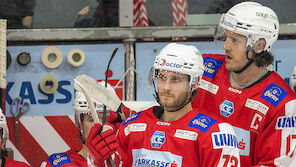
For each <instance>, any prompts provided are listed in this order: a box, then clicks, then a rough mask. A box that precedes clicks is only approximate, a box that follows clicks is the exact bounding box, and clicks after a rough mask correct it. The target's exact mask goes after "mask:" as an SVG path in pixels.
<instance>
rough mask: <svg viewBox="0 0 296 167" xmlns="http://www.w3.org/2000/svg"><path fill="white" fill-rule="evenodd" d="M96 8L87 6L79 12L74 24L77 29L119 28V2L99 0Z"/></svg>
mask: <svg viewBox="0 0 296 167" xmlns="http://www.w3.org/2000/svg"><path fill="white" fill-rule="evenodd" d="M97 2H98V3H99V4H98V5H97V7H96V8H92V7H91V6H86V7H84V8H83V9H82V10H80V11H79V12H78V17H77V19H76V21H75V23H74V27H76V28H87V27H118V26H119V15H118V10H119V9H118V6H119V4H118V3H119V1H118V0H97Z"/></svg>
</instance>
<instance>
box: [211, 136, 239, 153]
mask: <svg viewBox="0 0 296 167" xmlns="http://www.w3.org/2000/svg"><path fill="white" fill-rule="evenodd" d="M212 142H213V146H214V149H220V148H225V147H234V148H237V149H238V140H237V138H236V136H235V135H234V134H230V133H222V132H214V133H212Z"/></svg>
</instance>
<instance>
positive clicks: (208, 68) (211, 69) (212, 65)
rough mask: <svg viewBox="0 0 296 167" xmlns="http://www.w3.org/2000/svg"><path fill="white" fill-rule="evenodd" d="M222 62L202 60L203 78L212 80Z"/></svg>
mask: <svg viewBox="0 0 296 167" xmlns="http://www.w3.org/2000/svg"><path fill="white" fill-rule="evenodd" d="M222 64H223V61H221V60H218V59H214V58H212V57H205V58H204V67H205V68H204V74H203V75H204V76H206V77H209V78H214V77H215V75H216V73H217V71H218V69H219V68H220V67H221V66H222Z"/></svg>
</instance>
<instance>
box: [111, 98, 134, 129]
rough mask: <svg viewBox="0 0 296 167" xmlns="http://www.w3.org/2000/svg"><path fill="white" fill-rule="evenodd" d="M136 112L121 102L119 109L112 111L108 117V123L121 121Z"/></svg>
mask: <svg viewBox="0 0 296 167" xmlns="http://www.w3.org/2000/svg"><path fill="white" fill-rule="evenodd" d="M134 113H136V112H135V111H133V110H131V109H129V108H127V107H126V106H125V105H124V104H122V103H121V105H120V106H119V108H118V109H117V111H116V112H115V111H110V115H109V116H108V118H107V122H108V123H112V124H113V123H121V122H123V121H124V120H125V119H126V118H127V117H129V116H131V115H132V114H134Z"/></svg>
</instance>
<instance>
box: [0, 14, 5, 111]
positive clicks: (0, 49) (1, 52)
mask: <svg viewBox="0 0 296 167" xmlns="http://www.w3.org/2000/svg"><path fill="white" fill-rule="evenodd" d="M5 95H6V20H1V19H0V98H1V103H0V107H1V108H2V112H3V113H4V114H5Z"/></svg>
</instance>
